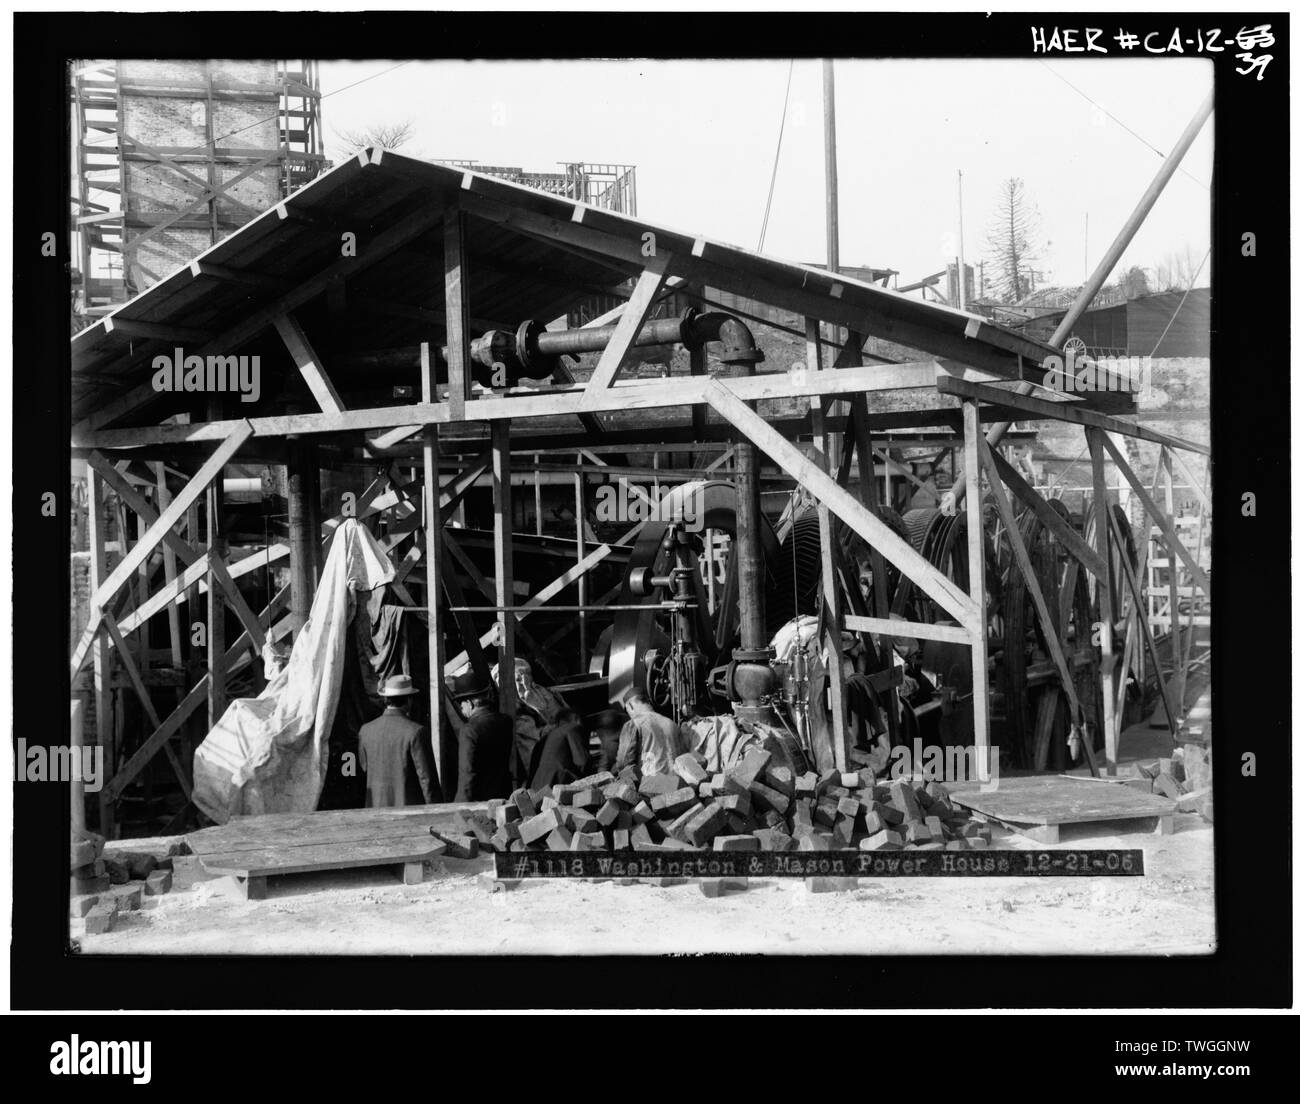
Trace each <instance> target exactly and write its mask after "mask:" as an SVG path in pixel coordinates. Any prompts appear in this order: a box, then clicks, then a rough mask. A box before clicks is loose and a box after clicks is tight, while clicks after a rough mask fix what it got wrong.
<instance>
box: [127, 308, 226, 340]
mask: <svg viewBox="0 0 1300 1104" xmlns="http://www.w3.org/2000/svg"><path fill="white" fill-rule="evenodd" d="M114 331H116V332H118V333H122V334H126V336H127V337H143V338H149V339H151V340H153V341H171V342H175V343H178V344H183V343H185V342H188V341H196V342H197V341H208V340H210V339H211V338H212V333H211V332H210V331H209V330H200V329H197V328H195V327H194V326H174V325H170V324H169V325H165V326H161V325H158V324H157V323H155V322H137V321H135V320H133V319H130V318H115V317H114V316H113V315H111V314H110V315H108V316H107V317H106V318H105V319H104V332H105V333H106V334H110V333H113V332H114Z"/></svg>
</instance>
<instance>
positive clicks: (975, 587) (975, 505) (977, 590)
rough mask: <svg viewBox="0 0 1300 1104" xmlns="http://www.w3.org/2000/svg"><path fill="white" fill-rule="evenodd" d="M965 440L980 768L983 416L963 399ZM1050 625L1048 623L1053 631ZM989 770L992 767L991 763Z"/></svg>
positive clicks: (984, 675) (984, 651)
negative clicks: (981, 442) (981, 444)
mask: <svg viewBox="0 0 1300 1104" xmlns="http://www.w3.org/2000/svg"><path fill="white" fill-rule="evenodd" d="M961 412H962V442H963V444H964V446H965V456H964V462H965V468H966V554H967V557H968V560H969V563H970V596H971V601H973V602H974V603H975V609H976V612H977V614H978V618H979V626H978V631H976V629H975V627H974V626H972V629H971V640H970V644H971V648H970V673H971V690H972V692H973V697H972V698H971V702H972V705H973V706H974V710H975V746H976V747H977V748H980V749H983V750H981V751H980V753H979V754H980V756H981V760H982V761H981V763H980V769H981V770H983V769H984V768H985V767H986V766H989V764H988V761H987V759H984V758H983V757H985V756H991V755H992V754H993V752H991V751H989V750H987V749H988V748H989V633H988V607H987V604H986V602H985V598H984V517H983V511H982V509H981V503H980V454H979V436H980V416H979V404H978V403H975V402H963V403H962V404H961ZM1050 628H1051V626H1050V625H1049V626H1048V629H1049V631H1050ZM989 769H992V768H991V766H989Z"/></svg>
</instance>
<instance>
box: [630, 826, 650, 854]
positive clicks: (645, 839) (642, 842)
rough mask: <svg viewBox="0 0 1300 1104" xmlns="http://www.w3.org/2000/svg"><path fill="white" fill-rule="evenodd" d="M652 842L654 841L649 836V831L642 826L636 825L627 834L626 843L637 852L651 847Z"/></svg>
mask: <svg viewBox="0 0 1300 1104" xmlns="http://www.w3.org/2000/svg"><path fill="white" fill-rule="evenodd" d="M654 842H655V841H654V839H653V838H652V837H651V835H650V829H649V828H647V827H646V826H645V825H644V824H638V825H637V826H636V827H635V828H633V829H632V831H631V832H629V833H628V843H629V844H630V845H631V846H632V847H634V848H636V849H637V850H641V849H642V848H644V847H653V846H654Z"/></svg>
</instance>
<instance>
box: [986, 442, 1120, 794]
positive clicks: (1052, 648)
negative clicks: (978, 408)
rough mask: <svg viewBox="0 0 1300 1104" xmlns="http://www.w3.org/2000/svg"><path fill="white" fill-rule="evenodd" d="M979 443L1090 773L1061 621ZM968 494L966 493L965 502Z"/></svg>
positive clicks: (1091, 760)
mask: <svg viewBox="0 0 1300 1104" xmlns="http://www.w3.org/2000/svg"><path fill="white" fill-rule="evenodd" d="M975 436H976V438H977V439H978V444H979V454H980V461H981V463H982V464H983V465H984V473H985V474H986V475H987V476H988V481H989V491H990V492H991V494H992V496H993V505H994V507H995V508H996V509H997V512H998V516H999V517H1000V518H1001V519H1002V528H1003V530H1004V531H1005V532H1006V536H1007V542H1008V543H1009V544H1010V545H1011V553H1012V555H1013V556H1014V557H1015V561H1016V563H1017V565H1019V568H1020V573H1021V575H1022V576H1023V577H1024V580H1025V585H1026V587H1028V589H1029V597H1030V598H1031V599H1032V600H1033V603H1034V609H1035V610H1037V611H1038V623H1039V625H1040V627H1041V628H1042V630H1043V638H1044V639H1045V640H1046V641H1047V651H1048V654H1050V655H1051V657H1052V662H1053V663H1055V664H1056V671H1057V674H1059V675H1060V677H1061V688H1062V689H1063V690H1064V691H1065V696H1066V698H1067V699H1068V700H1069V702H1070V713H1071V715H1072V716H1073V717H1074V719H1075V724H1076V725H1077V726H1078V729H1079V737H1080V742H1081V743H1082V744H1083V749H1084V755H1085V757H1086V758H1087V760H1088V768H1089V769H1090V770H1091V771H1092V773H1093V776H1094V777H1095V776H1096V774H1097V763H1096V757H1095V756H1094V754H1093V750H1092V738H1091V736H1090V735H1089V734H1088V732H1087V729H1086V724H1087V717H1086V716H1085V715H1084V712H1083V706H1082V705H1080V704H1079V695H1078V693H1077V692H1076V690H1075V687H1074V676H1073V675H1072V674H1071V672H1070V664H1069V661H1068V660H1067V659H1066V658H1065V651H1064V649H1063V648H1062V647H1061V639H1060V638H1061V633H1062V632H1064V629H1065V622H1064V621H1062V622H1061V625H1060V629H1059V631H1058V628H1057V625H1056V622H1055V621H1053V619H1052V612H1053V611H1052V610H1050V609H1049V608H1048V605H1047V599H1046V598H1045V597H1044V596H1043V588H1042V586H1041V585H1040V584H1039V582H1038V573H1037V572H1036V571H1035V570H1034V563H1033V560H1031V559H1030V558H1029V549H1028V548H1026V547H1025V539H1024V537H1022V536H1021V535H1020V524H1019V522H1018V520H1017V519H1016V515H1015V514H1014V513H1012V511H1011V503H1010V501H1008V499H1007V492H1006V489H1005V488H1004V487H1003V486H1002V480H1001V479H999V478H998V470H997V466H996V465H995V464H994V463H993V450H992V449H991V448H990V447H989V443H988V441H986V440H985V439H984V434H983V433H978V432H977V433H976V434H975ZM969 500H970V495H969V494H967V501H968V502H969ZM1034 766H1035V769H1037V770H1042V769H1043V768H1044V767H1045V766H1046V763H1043V764H1039V763H1037V762H1036V763H1035V764H1034Z"/></svg>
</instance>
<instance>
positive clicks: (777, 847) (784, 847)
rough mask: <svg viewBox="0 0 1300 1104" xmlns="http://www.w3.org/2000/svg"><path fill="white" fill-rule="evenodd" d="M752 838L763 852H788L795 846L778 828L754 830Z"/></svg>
mask: <svg viewBox="0 0 1300 1104" xmlns="http://www.w3.org/2000/svg"><path fill="white" fill-rule="evenodd" d="M753 836H754V838H755V839H756V840H758V846H759V847H760V848H761V849H762V850H764V851H789V850H790V849H791V848H792V847H794V845H795V844H794V840H792V839H791V838H790V836H789V835H788V834H787V833H785V832H782V831H781V830H780V829H778V828H756V829H754V832H753Z"/></svg>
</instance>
